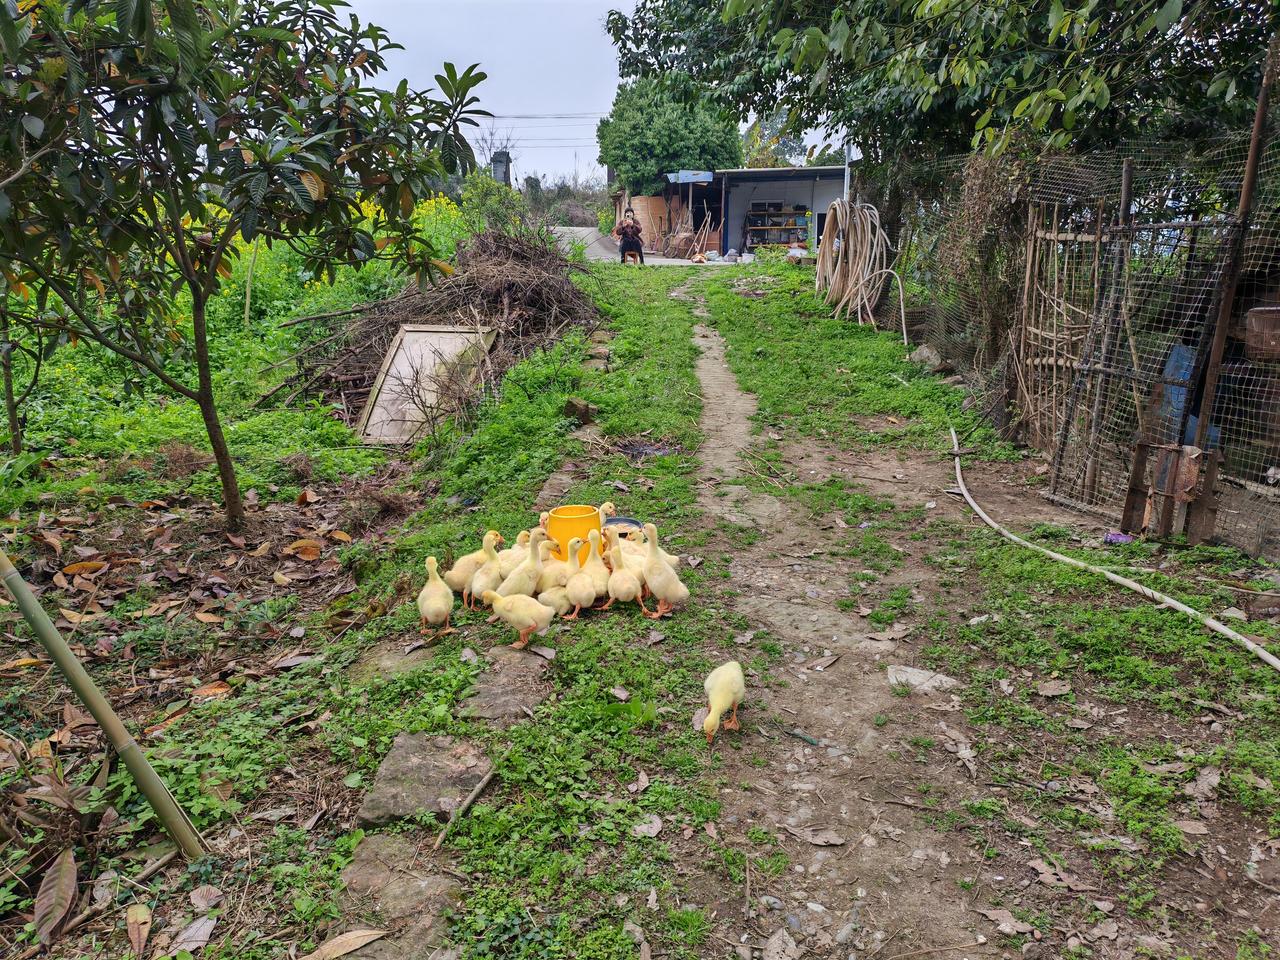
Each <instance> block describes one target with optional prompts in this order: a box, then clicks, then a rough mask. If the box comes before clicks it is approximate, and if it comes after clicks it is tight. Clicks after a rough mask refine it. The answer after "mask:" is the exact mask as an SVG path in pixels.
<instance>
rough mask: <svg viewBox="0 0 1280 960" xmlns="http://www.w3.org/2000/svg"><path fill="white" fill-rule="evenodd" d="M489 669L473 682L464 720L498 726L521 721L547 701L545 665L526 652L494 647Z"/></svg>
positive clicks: (535, 655) (464, 708)
mask: <svg viewBox="0 0 1280 960" xmlns="http://www.w3.org/2000/svg"><path fill="white" fill-rule="evenodd" d="M488 657H489V659H490V660H491V661H492V664H491V665H490V667H489V668H488V669H487V670H485V672H484V673H482V674H480V676H479V678H477V680H476V692H475V694H474V695H473V696H472V697H471V698H470V699H469V700H467V701H466V703H465V704H464V707H463V710H464V712H465V713H466V714H467V715H468V716H472V717H479V718H480V719H482V720H492V721H495V723H497V724H498V725H499V726H503V725H509V724H510V723H512V722H514V721H516V720H522V719H524V718H525V717H527V716H528V715H529V713H531V712H532V710H533V708H534V707H536V706H537V705H538V704H540V703H542V701H543V700H545V699H546V698H547V693H548V691H547V689H546V687H545V686H544V685H543V683H542V677H543V674H545V673H546V672H547V661H546V660H545V659H544V658H543V657H540V656H538V655H537V654H536V653H530V652H529V651H527V650H513V649H511V647H506V646H503V647H494V648H493V649H491V650H490V651H489V652H488Z"/></svg>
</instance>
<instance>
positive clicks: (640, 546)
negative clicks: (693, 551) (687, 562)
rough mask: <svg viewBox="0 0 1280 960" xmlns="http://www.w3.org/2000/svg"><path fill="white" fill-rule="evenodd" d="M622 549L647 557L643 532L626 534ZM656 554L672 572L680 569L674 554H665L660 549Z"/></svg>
mask: <svg viewBox="0 0 1280 960" xmlns="http://www.w3.org/2000/svg"><path fill="white" fill-rule="evenodd" d="M645 526H652V524H645ZM622 549H623V550H626V551H628V552H635V553H638V554H640V555H642V556H644V557H648V556H649V547H648V546H647V538H646V537H645V535H644V531H643V530H632V531H631V532H630V533H628V534H627V539H626V540H625V541H623V547H622ZM658 553H659V554H660V555H661V556H662V559H663V560H665V561H667V564H668V565H669V566H670V567H671V569H672V570H678V569H680V557H679V556H678V555H676V554H674V553H667V551H665V550H663V549H662V548H661V547H659V548H658Z"/></svg>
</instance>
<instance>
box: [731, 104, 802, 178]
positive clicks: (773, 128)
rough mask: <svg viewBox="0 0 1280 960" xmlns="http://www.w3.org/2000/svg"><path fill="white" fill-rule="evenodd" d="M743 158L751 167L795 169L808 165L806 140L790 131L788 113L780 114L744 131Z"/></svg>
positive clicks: (760, 119)
mask: <svg viewBox="0 0 1280 960" xmlns="http://www.w3.org/2000/svg"><path fill="white" fill-rule="evenodd" d="M742 156H743V164H744V165H746V166H747V167H790V166H795V165H796V164H798V163H803V162H804V159H805V149H804V139H803V138H802V137H801V136H800V135H799V134H797V133H794V132H793V131H791V130H790V129H789V127H788V125H787V115H786V113H785V112H777V113H774V114H772V115H770V116H767V117H762V118H757V119H756V120H754V121H752V122H751V124H750V125H749V126H748V127H747V129H746V130H744V131H743V132H742Z"/></svg>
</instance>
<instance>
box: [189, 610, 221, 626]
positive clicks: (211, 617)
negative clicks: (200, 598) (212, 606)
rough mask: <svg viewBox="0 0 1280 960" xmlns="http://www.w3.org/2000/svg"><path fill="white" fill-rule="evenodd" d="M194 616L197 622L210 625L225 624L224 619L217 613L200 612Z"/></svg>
mask: <svg viewBox="0 0 1280 960" xmlns="http://www.w3.org/2000/svg"><path fill="white" fill-rule="evenodd" d="M193 616H194V617H195V618H196V619H197V620H199V621H200V622H201V623H207V624H210V625H215V624H219V623H222V622H223V619H222V617H220V616H218V615H217V614H216V613H210V612H209V611H208V610H200V611H198V612H196V613H195V614H193Z"/></svg>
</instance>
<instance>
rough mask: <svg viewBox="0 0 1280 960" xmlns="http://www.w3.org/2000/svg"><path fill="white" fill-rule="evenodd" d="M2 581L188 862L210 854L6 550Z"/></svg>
mask: <svg viewBox="0 0 1280 960" xmlns="http://www.w3.org/2000/svg"><path fill="white" fill-rule="evenodd" d="M0 579H3V580H4V585H5V587H6V588H8V591H9V594H10V596H12V597H13V599H14V602H15V603H16V604H17V605H18V610H19V611H20V612H21V613H22V616H23V619H25V620H26V621H27V623H28V624H29V625H30V626H31V630H32V632H33V633H35V635H36V639H38V640H39V641H40V645H41V646H43V647H44V648H45V650H47V651H48V652H49V656H50V657H52V658H53V662H54V663H56V664H57V665H58V669H59V670H61V671H62V675H63V676H64V677H66V678H67V682H68V683H69V684H70V685H71V689H72V690H73V691H74V692H75V695H76V696H77V697H79V698H80V702H81V703H83V704H84V705H85V706H86V707H87V708H88V709H89V713H90V714H91V715H92V716H93V719H94V720H96V721H97V722H98V726H100V727H101V728H102V732H103V733H105V734H106V735H107V739H108V740H109V741H110V742H111V746H112V747H114V748H115V751H116V753H118V754H120V759H121V760H123V761H124V765H125V767H126V768H127V769H128V770H129V774H130V776H132V777H133V782H134V783H136V784H137V785H138V790H139V791H141V793H142V795H143V796H144V797H146V798H147V802H148V803H149V804H151V809H152V810H154V811H155V813H156V816H157V817H158V818H159V820H160V822H161V823H162V824H163V825H164V828H165V830H167V831H168V833H169V836H170V837H172V838H173V840H174V842H175V843H176V844H177V845H178V848H179V849H180V850H181V851H182V855H183V856H184V857H186V858H187V859H188V860H195V859H197V858H199V857H202V856H204V854H205V849H204V844H203V843H202V842H201V840H200V835H199V834H198V833H196V829H195V827H193V826H192V825H191V821H190V820H188V819H187V815H186V814H185V813H183V811H182V808H181V807H179V806H178V802H177V801H176V800H174V799H173V795H172V794H171V793H170V792H169V788H168V787H166V786H165V784H164V781H163V780H161V779H160V776H159V774H157V773H156V771H155V769H154V768H153V767H152V766H151V764H150V763H149V762H148V761H147V758H146V756H145V755H144V754H143V752H142V748H141V747H139V746H138V743H137V741H136V740H134V739H133V737H132V736H130V734H129V731H128V730H126V729H125V726H124V724H123V723H121V722H120V718H119V717H118V716H116V713H115V711H114V710H112V709H111V704H109V703H108V702H107V699H106V697H104V696H103V695H102V691H101V690H99V689H98V686H97V684H95V683H94V682H93V678H92V677H90V676H89V673H88V671H86V670H85V668H84V666H83V665H82V664H81V663H80V661H79V660H77V659H76V655H75V654H74V653H72V652H71V648H70V647H69V646H67V641H66V640H64V639H63V638H62V634H60V633H59V632H58V628H57V627H55V626H54V625H53V621H52V620H50V619H49V615H48V614H47V613H45V612H44V608H43V607H41V606H40V603H39V601H38V600H36V597H35V594H34V593H32V592H31V587H29V586H28V585H27V583H26V581H24V580H23V579H22V577H21V576H19V575H18V571H17V570H15V569H14V567H13V564H12V563H11V562H10V561H9V557H8V554H6V553H5V552H4V550H0Z"/></svg>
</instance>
